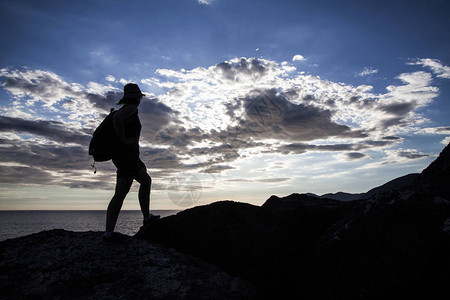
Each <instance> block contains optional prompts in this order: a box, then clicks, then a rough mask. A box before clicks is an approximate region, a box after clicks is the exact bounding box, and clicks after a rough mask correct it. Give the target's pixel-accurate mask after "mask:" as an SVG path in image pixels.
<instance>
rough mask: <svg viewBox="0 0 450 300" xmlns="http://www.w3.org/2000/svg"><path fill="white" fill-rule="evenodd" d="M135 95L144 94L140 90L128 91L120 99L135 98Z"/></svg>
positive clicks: (140, 95) (141, 95) (143, 95)
mask: <svg viewBox="0 0 450 300" xmlns="http://www.w3.org/2000/svg"><path fill="white" fill-rule="evenodd" d="M137 97H145V94H143V93H141V92H135V93H129V94H125V95H123V97H122V99H130V98H137Z"/></svg>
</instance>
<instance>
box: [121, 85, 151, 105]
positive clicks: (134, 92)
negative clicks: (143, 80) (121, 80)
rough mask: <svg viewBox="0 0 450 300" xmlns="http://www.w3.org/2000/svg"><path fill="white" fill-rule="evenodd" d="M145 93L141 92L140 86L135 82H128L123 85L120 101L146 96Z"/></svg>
mask: <svg viewBox="0 0 450 300" xmlns="http://www.w3.org/2000/svg"><path fill="white" fill-rule="evenodd" d="M144 96H145V94H143V93H142V92H141V90H140V89H139V86H138V85H137V84H135V83H128V84H127V85H125V86H124V87H123V97H122V99H120V101H122V100H125V99H135V98H139V97H144Z"/></svg>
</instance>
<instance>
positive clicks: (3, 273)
mask: <svg viewBox="0 0 450 300" xmlns="http://www.w3.org/2000/svg"><path fill="white" fill-rule="evenodd" d="M0 295H1V298H2V299H24V298H26V299H29V298H36V299H80V298H81V299H117V298H120V299H256V293H255V291H254V289H253V287H252V286H251V285H250V284H249V283H247V282H245V281H243V280H242V279H239V278H236V277H232V276H230V275H228V274H226V273H225V272H223V271H221V270H220V269H219V268H217V267H216V266H213V265H211V264H208V263H206V262H204V261H202V260H200V259H198V258H195V257H192V256H189V255H185V254H180V253H179V252H177V251H175V250H173V249H167V248H165V247H163V246H161V245H157V244H154V243H149V242H147V241H143V240H138V239H134V238H130V239H128V240H127V241H126V242H122V243H105V242H103V240H102V233H100V232H68V231H64V230H52V231H44V232H41V233H38V234H33V235H30V236H26V237H21V238H16V239H12V240H6V241H3V242H1V243H0Z"/></svg>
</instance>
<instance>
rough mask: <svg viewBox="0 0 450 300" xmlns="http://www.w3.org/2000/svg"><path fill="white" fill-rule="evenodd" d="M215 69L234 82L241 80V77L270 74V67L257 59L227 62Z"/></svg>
mask: <svg viewBox="0 0 450 300" xmlns="http://www.w3.org/2000/svg"><path fill="white" fill-rule="evenodd" d="M215 68H216V69H217V70H218V71H219V72H221V73H222V75H223V76H224V77H225V78H226V79H228V80H232V81H236V80H238V79H239V76H250V77H255V76H257V77H263V76H264V75H266V73H267V72H268V65H267V64H265V63H263V62H261V61H259V60H258V59H255V58H241V59H240V60H238V61H231V62H228V61H225V62H222V63H220V64H217V65H216V66H215Z"/></svg>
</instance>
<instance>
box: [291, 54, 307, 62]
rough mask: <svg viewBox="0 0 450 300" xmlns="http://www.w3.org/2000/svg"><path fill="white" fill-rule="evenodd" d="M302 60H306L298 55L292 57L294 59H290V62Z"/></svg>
mask: <svg viewBox="0 0 450 300" xmlns="http://www.w3.org/2000/svg"><path fill="white" fill-rule="evenodd" d="M303 60H306V59H305V58H304V57H303V55H300V54H297V55H294V57H292V61H303Z"/></svg>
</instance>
